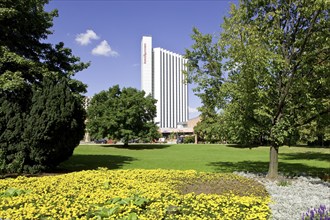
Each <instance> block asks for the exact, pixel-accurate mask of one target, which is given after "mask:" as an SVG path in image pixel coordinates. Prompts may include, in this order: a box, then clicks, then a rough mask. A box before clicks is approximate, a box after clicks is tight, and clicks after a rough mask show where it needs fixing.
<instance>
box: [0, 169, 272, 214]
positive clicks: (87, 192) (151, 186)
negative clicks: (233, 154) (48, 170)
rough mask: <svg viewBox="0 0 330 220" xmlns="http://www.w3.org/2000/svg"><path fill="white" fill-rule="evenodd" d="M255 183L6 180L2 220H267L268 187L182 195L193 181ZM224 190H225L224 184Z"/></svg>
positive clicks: (154, 178)
mask: <svg viewBox="0 0 330 220" xmlns="http://www.w3.org/2000/svg"><path fill="white" fill-rule="evenodd" d="M198 179H202V180H203V181H205V183H206V182H212V183H214V182H215V181H218V182H219V183H221V182H222V181H224V182H226V181H227V182H228V181H234V182H236V183H241V184H242V185H244V184H251V182H250V181H251V180H249V179H247V178H244V177H240V176H237V175H234V174H209V173H198V172H196V171H192V170H190V171H174V170H139V169H136V170H116V171H111V170H106V169H99V170H94V171H81V172H75V173H69V174H63V175H55V176H43V177H17V178H15V179H13V178H8V179H3V180H0V218H2V219H267V218H268V217H269V216H270V208H269V207H268V203H269V202H270V199H269V196H268V195H266V194H263V193H260V192H264V188H263V186H262V185H260V186H259V185H257V184H256V185H255V186H253V187H251V188H253V190H251V191H246V193H245V194H240V193H236V191H233V190H231V189H229V190H227V191H226V190H225V189H222V190H221V193H218V194H215V193H212V192H211V193H203V192H199V193H195V192H193V191H186V192H183V191H182V188H183V187H182V186H183V185H184V184H185V182H189V180H194V181H190V182H195V180H198ZM220 185H221V184H220Z"/></svg>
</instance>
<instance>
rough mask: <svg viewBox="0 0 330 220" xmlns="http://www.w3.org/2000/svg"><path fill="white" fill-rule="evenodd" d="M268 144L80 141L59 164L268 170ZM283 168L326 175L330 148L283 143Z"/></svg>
mask: <svg viewBox="0 0 330 220" xmlns="http://www.w3.org/2000/svg"><path fill="white" fill-rule="evenodd" d="M268 153H269V148H268V147H259V148H252V149H249V148H235V147H231V146H226V145H207V144H205V145H194V144H180V145H131V146H129V148H122V146H120V145H80V146H79V147H77V148H76V150H75V152H74V156H73V157H71V158H70V160H68V161H66V162H64V163H63V164H62V165H61V166H60V168H61V169H65V170H69V171H76V170H87V169H96V168H97V167H108V168H109V169H134V168H142V169H157V168H162V169H178V170H187V169H194V170H198V171H208V172H233V171H249V172H262V173H266V172H267V170H268V157H269V155H268ZM279 169H280V172H283V173H287V174H291V175H293V174H298V175H299V174H302V173H304V174H309V175H315V176H324V174H329V173H330V149H325V148H323V149H322V148H306V147H291V148H289V147H281V148H280V165H279Z"/></svg>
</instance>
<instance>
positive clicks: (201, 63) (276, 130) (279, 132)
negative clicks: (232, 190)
mask: <svg viewBox="0 0 330 220" xmlns="http://www.w3.org/2000/svg"><path fill="white" fill-rule="evenodd" d="M329 8H330V2H329V1H326V0H315V1H300V0H290V1H286V0H267V1H261V0H257V1H248V0H242V1H241V2H240V4H239V6H238V7H235V5H232V8H231V11H230V16H229V17H227V18H225V21H224V23H223V25H222V33H221V35H220V38H219V40H218V41H217V42H215V43H211V42H212V41H213V39H212V37H211V36H210V35H202V34H201V33H200V32H199V31H198V30H197V29H195V30H194V35H193V39H194V40H195V44H194V45H193V46H192V50H191V51H190V50H187V52H186V57H187V58H188V59H189V60H190V61H189V62H188V70H189V71H188V74H189V78H190V80H191V81H194V82H196V83H197V84H198V87H199V89H200V90H204V93H206V92H208V91H210V88H213V87H214V86H213V85H214V84H217V86H216V87H214V88H216V89H214V91H215V92H213V94H214V101H212V102H211V105H208V106H211V108H217V109H223V111H224V121H225V123H224V125H225V126H226V129H227V132H228V133H229V135H230V138H231V139H233V140H235V141H236V142H237V143H241V144H251V143H252V144H253V143H258V142H259V141H261V142H262V141H263V140H267V142H269V143H270V145H271V147H270V163H269V171H268V176H269V177H270V178H275V177H277V175H278V151H279V146H281V145H283V144H284V143H286V142H287V141H288V140H289V139H292V137H294V136H295V135H296V134H297V133H298V132H297V131H298V130H299V129H301V127H302V126H305V125H308V124H310V123H312V122H321V121H324V120H325V118H326V117H329V113H330V99H329V97H330V76H329V73H328V70H329V67H330V62H329V54H330V48H329V46H328V45H330V32H329V31H328V30H329V27H330V19H329ZM206 40H207V42H209V43H208V44H205V43H204V42H205V41H206ZM214 48H216V49H214ZM221 64H222V65H221ZM219 66H220V67H219ZM224 73H226V74H224ZM200 76H201V77H200ZM211 91H212V90H211ZM328 126H329V125H328Z"/></svg>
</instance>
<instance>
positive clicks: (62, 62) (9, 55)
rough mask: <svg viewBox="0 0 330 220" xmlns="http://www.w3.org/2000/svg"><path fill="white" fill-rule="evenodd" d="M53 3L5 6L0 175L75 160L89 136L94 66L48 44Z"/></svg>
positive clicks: (0, 25)
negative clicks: (88, 80) (85, 96)
mask: <svg viewBox="0 0 330 220" xmlns="http://www.w3.org/2000/svg"><path fill="white" fill-rule="evenodd" d="M47 3H48V0H2V1H0V173H12V172H15V173H21V172H39V171H42V170H45V169H49V168H53V167H55V166H56V165H58V164H59V163H60V162H62V161H63V160H66V159H67V158H68V157H69V156H70V155H72V152H73V149H74V148H75V147H76V146H77V145H78V144H79V140H80V139H81V138H82V137H83V132H84V117H85V113H84V110H83V108H82V107H81V106H82V96H81V95H80V94H81V93H82V92H85V91H86V85H84V84H83V83H82V82H80V81H78V80H75V79H73V78H72V76H74V74H75V73H77V72H79V71H81V70H83V69H85V68H87V67H88V65H89V64H88V63H83V62H80V59H79V58H78V57H75V56H73V55H72V53H71V50H70V49H69V48H66V47H64V44H63V43H62V42H60V43H58V44H56V45H52V44H50V43H47V41H46V40H47V36H48V35H49V34H51V33H52V32H51V30H50V28H51V27H52V25H53V19H54V18H55V17H56V16H58V12H57V11H56V10H54V11H51V12H46V11H45V10H44V5H45V4H47Z"/></svg>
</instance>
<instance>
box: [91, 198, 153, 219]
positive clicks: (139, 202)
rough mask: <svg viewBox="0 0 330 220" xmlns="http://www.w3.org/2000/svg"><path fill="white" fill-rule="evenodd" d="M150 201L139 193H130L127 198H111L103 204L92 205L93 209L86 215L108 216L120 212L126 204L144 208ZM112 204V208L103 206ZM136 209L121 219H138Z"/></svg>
mask: <svg viewBox="0 0 330 220" xmlns="http://www.w3.org/2000/svg"><path fill="white" fill-rule="evenodd" d="M150 203H151V201H150V200H149V199H147V198H144V197H141V196H140V195H136V194H134V195H132V196H131V197H128V198H113V199H110V200H108V201H106V202H105V203H104V204H100V205H99V206H96V207H93V209H95V210H94V211H89V213H88V217H89V218H91V217H98V218H101V219H103V218H109V217H111V216H113V215H114V214H118V213H122V212H124V211H125V210H126V209H127V206H129V207H131V206H135V207H138V208H140V209H142V210H144V209H145V207H146V206H147V205H149V204H150ZM109 204H112V206H113V205H114V206H113V207H112V208H107V207H104V206H106V205H109ZM134 211H136V212H138V210H134V209H133V210H132V211H131V212H130V213H129V214H128V215H127V216H124V217H123V218H122V219H123V220H134V219H138V216H137V214H136V212H134Z"/></svg>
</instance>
